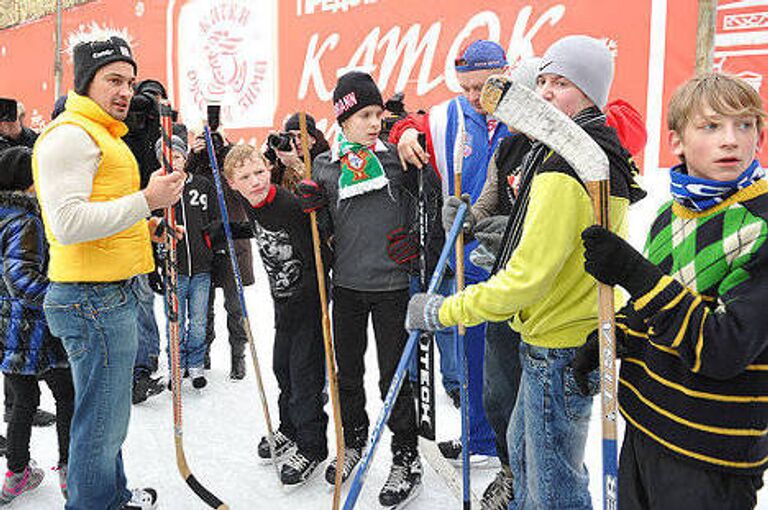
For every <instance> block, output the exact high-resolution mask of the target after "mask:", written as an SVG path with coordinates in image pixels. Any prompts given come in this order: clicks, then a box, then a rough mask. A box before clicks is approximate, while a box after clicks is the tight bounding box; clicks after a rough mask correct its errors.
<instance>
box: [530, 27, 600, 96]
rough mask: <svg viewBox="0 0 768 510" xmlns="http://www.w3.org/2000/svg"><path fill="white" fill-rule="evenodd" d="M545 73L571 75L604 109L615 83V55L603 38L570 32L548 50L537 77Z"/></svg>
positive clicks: (576, 83) (585, 93) (580, 87)
mask: <svg viewBox="0 0 768 510" xmlns="http://www.w3.org/2000/svg"><path fill="white" fill-rule="evenodd" d="M542 74H558V75H560V76H563V77H565V78H568V79H569V80H570V81H571V82H573V84H574V85H576V86H577V87H578V88H579V90H581V91H582V92H583V93H584V95H585V96H587V97H588V98H589V99H590V100H591V101H592V102H593V103H595V105H596V106H597V107H598V108H600V109H603V108H604V107H605V104H606V103H607V102H608V92H610V90H611V83H612V82H613V55H611V52H610V50H609V49H608V47H607V46H606V45H605V43H603V42H602V41H600V40H599V39H595V38H594V37H589V36H586V35H569V36H566V37H563V38H562V39H560V40H559V41H556V42H555V43H553V44H552V46H550V47H549V49H547V51H546V53H544V56H543V57H542V62H541V65H540V66H539V72H538V74H537V75H536V77H537V78H538V77H539V76H541V75H542Z"/></svg>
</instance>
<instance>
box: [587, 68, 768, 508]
mask: <svg viewBox="0 0 768 510" xmlns="http://www.w3.org/2000/svg"><path fill="white" fill-rule="evenodd" d="M764 117H765V112H764V111H763V106H762V101H761V99H760V96H759V95H758V94H757V92H756V91H755V90H754V89H753V88H752V87H750V86H749V85H748V84H747V83H745V82H743V81H742V80H739V79H737V78H732V77H729V76H725V75H722V74H706V75H702V76H698V77H696V78H693V79H691V80H689V81H688V82H686V83H685V84H684V85H683V86H682V87H680V88H679V89H678V90H677V91H676V92H675V94H674V95H673V97H672V99H671V100H670V105H669V113H668V117H667V123H668V126H669V129H670V132H669V143H670V146H671V148H672V151H673V152H674V154H675V155H676V156H677V157H678V158H680V160H681V161H682V163H681V164H680V165H678V166H676V167H674V168H672V169H671V170H670V176H671V190H670V191H671V194H672V200H671V201H670V202H668V203H666V204H665V205H664V206H662V207H661V209H660V211H659V213H658V216H657V217H656V220H655V221H654V223H653V224H652V226H651V229H650V232H649V233H648V239H647V241H646V245H645V257H644V256H643V255H641V254H640V253H638V252H637V251H635V250H634V249H633V248H632V247H631V246H629V245H628V244H627V243H626V242H625V241H623V240H621V239H619V238H618V237H617V236H615V235H614V234H611V233H610V232H607V231H606V230H604V229H601V228H599V227H590V228H589V229H587V230H585V231H584V233H583V234H582V237H583V239H584V246H585V248H586V252H585V258H586V264H585V268H586V270H587V272H589V273H590V274H592V275H593V276H594V277H595V278H596V279H597V280H599V281H601V282H604V283H607V284H610V285H620V286H622V287H624V288H625V289H626V290H627V291H628V292H629V294H630V296H631V300H630V302H629V304H628V305H627V306H626V307H624V309H623V310H622V312H621V313H619V314H617V316H616V323H617V328H616V336H617V342H618V343H619V345H620V347H622V348H623V349H622V350H623V351H624V352H623V362H622V365H621V374H620V378H619V408H620V410H621V413H622V414H623V415H624V418H625V419H626V421H627V429H626V435H625V437H624V444H623V446H622V450H621V457H620V463H619V502H620V505H621V508H622V510H632V509H640V508H654V509H661V510H664V509H678V508H703V509H723V508H734V509H735V508H739V509H742V508H753V507H754V506H755V504H756V502H757V491H758V490H759V489H760V487H761V486H762V485H763V471H764V470H765V466H766V463H767V462H768V441H767V440H766V439H768V404H766V402H768V371H766V369H765V367H766V366H768V322H766V320H765V306H764V303H765V299H766V296H768V271H767V270H766V267H768V243H766V242H765V241H766V237H767V236H768V181H766V180H765V178H764V177H765V172H764V171H763V169H762V168H761V166H760V163H759V162H758V160H757V159H756V158H757V152H758V151H759V149H760V147H761V145H762V143H763V141H764V139H765V132H764V131H763V120H764ZM596 344H597V340H596V334H595V333H593V334H592V335H590V339H589V340H588V342H587V344H586V345H585V347H583V348H582V350H581V351H580V353H579V355H578V356H577V359H576V361H574V369H575V370H576V372H577V374H576V375H577V379H578V378H584V377H585V375H586V373H587V372H588V370H589V368H592V367H596V366H597V354H596V353H597V347H596ZM590 352H593V353H594V354H590Z"/></svg>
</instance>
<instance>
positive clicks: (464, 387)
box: [453, 98, 472, 510]
mask: <svg viewBox="0 0 768 510" xmlns="http://www.w3.org/2000/svg"><path fill="white" fill-rule="evenodd" d="M456 110H457V117H458V119H459V126H458V132H457V133H456V142H455V145H454V150H453V194H454V196H456V198H458V199H459V200H461V176H462V169H463V166H464V144H465V143H466V142H467V140H466V131H465V129H464V112H463V111H462V108H461V103H460V102H459V99H458V98H457V99H456ZM462 290H464V229H463V228H462V230H461V231H460V232H459V235H458V236H457V237H456V292H461V291H462ZM465 335H466V328H465V327H464V324H462V323H461V322H459V323H458V324H457V325H456V343H457V346H458V351H459V356H460V358H459V359H460V362H461V365H460V367H459V383H460V390H459V397H460V400H461V446H462V447H461V476H462V483H463V489H464V490H463V496H464V509H465V510H468V509H469V508H471V506H472V502H471V500H470V493H471V485H470V484H471V479H470V476H469V469H470V466H469V374H468V369H467V348H466V344H465V340H466V336H465Z"/></svg>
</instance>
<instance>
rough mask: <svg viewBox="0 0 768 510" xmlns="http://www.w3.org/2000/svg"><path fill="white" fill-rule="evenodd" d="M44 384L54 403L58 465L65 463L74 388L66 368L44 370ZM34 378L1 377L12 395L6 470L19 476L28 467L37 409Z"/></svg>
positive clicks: (38, 399)
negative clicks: (33, 421)
mask: <svg viewBox="0 0 768 510" xmlns="http://www.w3.org/2000/svg"><path fill="white" fill-rule="evenodd" d="M40 379H42V380H44V381H45V382H46V384H47V385H48V388H50V390H51V393H53V398H54V399H55V400H56V433H57V435H58V440H59V463H60V464H66V463H67V462H68V460H69V428H70V424H71V422H72V412H73V410H74V406H75V404H74V401H75V387H74V386H73V384H72V373H71V372H70V371H69V369H68V368H57V369H53V370H48V371H47V372H45V373H44V374H43V375H42V376H40ZM37 382H38V378H37V377H35V376H33V375H16V374H5V384H6V385H7V387H8V388H9V389H10V391H11V393H13V405H12V406H11V419H10V420H9V421H8V430H7V435H8V453H7V458H8V470H9V471H13V472H14V473H20V472H21V471H23V470H24V468H25V467H26V465H27V464H28V463H29V440H30V436H31V434H32V418H33V417H34V416H35V411H36V410H37V406H38V405H40V387H39V386H38V384H37Z"/></svg>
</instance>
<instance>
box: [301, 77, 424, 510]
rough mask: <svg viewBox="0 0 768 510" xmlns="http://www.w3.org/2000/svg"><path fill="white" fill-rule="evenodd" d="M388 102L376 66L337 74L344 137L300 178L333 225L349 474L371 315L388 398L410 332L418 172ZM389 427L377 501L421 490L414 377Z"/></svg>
mask: <svg viewBox="0 0 768 510" xmlns="http://www.w3.org/2000/svg"><path fill="white" fill-rule="evenodd" d="M383 106H384V103H383V101H382V98H381V93H380V92H379V89H378V87H377V86H376V84H375V83H374V81H373V79H372V78H371V77H370V76H369V75H368V74H365V73H361V72H356V71H353V72H350V73H347V74H345V75H344V76H342V77H341V78H339V82H338V84H337V85H336V88H335V90H334V91H333V108H334V111H335V114H336V119H337V121H338V122H339V124H340V126H341V133H340V134H339V138H338V140H337V142H338V144H337V146H336V147H334V148H333V149H332V150H331V151H329V152H326V153H324V154H321V155H320V156H318V157H317V159H316V160H315V163H314V166H313V169H312V178H313V180H312V181H302V183H300V184H299V192H300V194H301V195H302V206H303V209H304V210H305V212H310V211H312V210H315V211H318V212H319V213H320V214H323V215H329V216H330V223H331V224H332V225H333V226H332V233H331V235H332V236H333V243H334V246H333V248H334V251H335V257H334V261H333V266H332V269H333V335H334V341H335V349H336V361H337V363H338V369H339V371H338V377H339V396H340V401H341V402H342V404H341V415H342V422H343V424H344V441H345V444H346V449H345V457H344V466H343V478H344V479H346V478H347V477H348V476H349V474H350V472H351V471H352V469H353V468H354V467H355V465H356V464H357V463H358V461H359V460H360V457H361V455H362V452H363V447H364V446H365V443H366V439H367V437H368V426H369V420H368V415H367V414H366V412H365V389H364V386H363V375H364V372H365V365H364V355H365V350H366V346H367V343H368V338H367V334H366V329H367V326H368V317H369V315H370V316H371V317H372V319H373V329H374V332H375V339H376V350H377V359H378V362H379V374H380V377H379V391H380V392H381V396H382V397H384V395H385V394H386V392H387V389H388V388H389V384H390V382H391V380H392V376H393V375H394V373H395V369H396V367H397V364H398V361H399V360H400V356H401V354H402V352H403V348H404V347H405V343H406V340H407V333H406V331H405V329H404V328H403V321H404V319H405V311H406V305H407V304H408V272H407V271H406V268H407V264H408V262H409V259H412V258H415V257H416V256H417V254H418V244H417V243H414V242H412V240H411V239H410V238H408V237H407V236H400V235H398V233H402V232H403V227H407V225H408V211H410V210H413V206H412V203H413V200H415V198H414V197H415V193H414V190H415V188H416V183H415V181H416V176H415V172H411V173H404V172H403V169H402V167H401V165H400V161H399V159H398V156H397V151H396V150H395V148H394V146H392V145H389V144H387V143H384V142H382V141H381V140H379V138H378V136H379V133H380V132H381V118H382V115H383V111H384V108H383ZM400 248H405V250H400ZM404 252H409V253H410V255H411V256H410V257H409V256H408V255H407V254H405V255H404V254H403V253H404ZM390 254H392V255H391V256H390ZM388 425H389V428H390V429H391V430H392V432H393V434H394V436H393V438H392V454H393V465H392V469H391V471H390V474H389V478H388V479H387V482H386V483H385V485H384V488H383V489H382V490H381V493H380V494H379V502H380V503H381V504H382V506H384V507H394V506H401V505H402V504H404V503H405V502H406V501H407V500H408V499H410V498H412V497H414V496H415V495H416V493H417V492H418V490H419V489H420V487H421V462H420V460H419V455H418V450H417V431H416V413H415V409H414V406H413V396H412V390H411V386H410V383H409V382H408V381H405V382H404V383H403V387H402V390H401V391H400V395H399V396H398V398H397V400H396V401H395V404H394V407H393V410H392V414H391V416H390V418H389V422H388ZM336 468H337V466H336V460H333V461H332V462H331V464H330V466H329V467H328V469H327V470H326V473H325V477H326V480H327V481H328V482H329V483H334V478H335V474H336Z"/></svg>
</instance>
